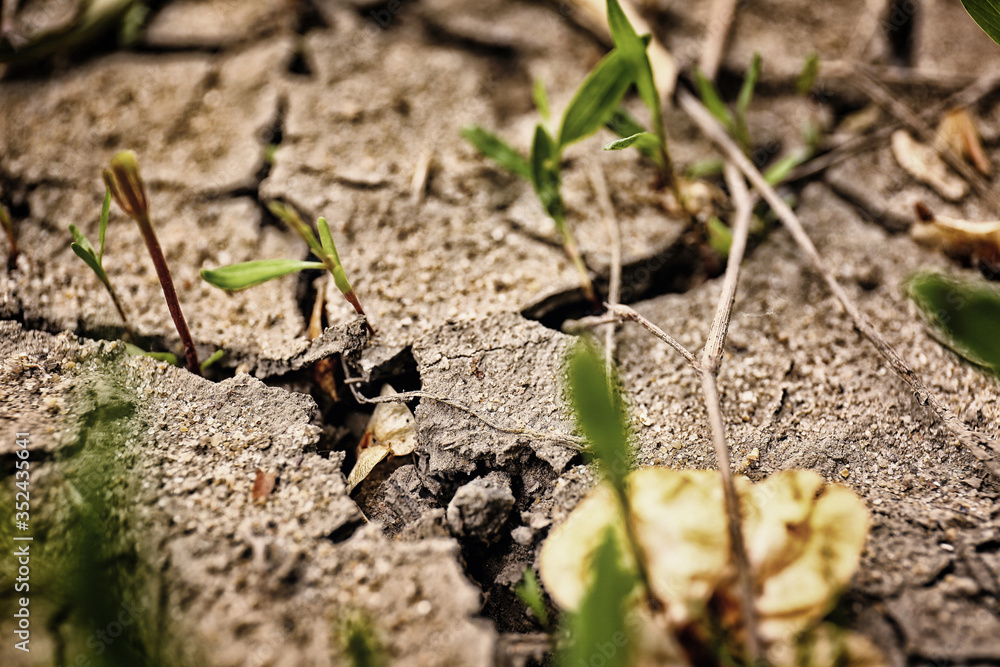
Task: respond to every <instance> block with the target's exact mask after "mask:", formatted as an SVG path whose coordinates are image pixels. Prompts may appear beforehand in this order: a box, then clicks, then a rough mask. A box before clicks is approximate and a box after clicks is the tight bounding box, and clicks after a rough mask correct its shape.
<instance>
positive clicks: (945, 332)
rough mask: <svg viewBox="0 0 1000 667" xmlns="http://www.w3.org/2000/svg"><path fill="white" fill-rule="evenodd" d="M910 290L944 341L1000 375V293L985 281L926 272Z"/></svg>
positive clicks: (967, 357)
mask: <svg viewBox="0 0 1000 667" xmlns="http://www.w3.org/2000/svg"><path fill="white" fill-rule="evenodd" d="M907 291H908V293H909V295H910V298H912V299H913V300H914V302H915V303H916V304H917V306H919V307H920V310H921V311H923V313H924V315H925V316H926V317H927V319H928V320H929V321H930V323H931V325H932V326H933V327H934V329H935V331H936V332H937V334H938V337H939V338H940V339H941V341H942V342H944V343H945V344H946V345H947V346H948V347H950V348H951V349H953V350H954V351H955V352H957V353H958V354H960V355H961V356H963V357H964V358H966V359H968V360H969V361H971V362H973V363H975V364H979V365H980V366H984V367H986V368H988V369H990V370H992V371H993V372H1000V339H998V338H997V331H1000V290H998V289H997V288H996V287H994V286H993V285H991V284H989V283H987V282H985V281H971V280H957V279H954V278H949V277H947V276H943V275H941V274H937V273H923V274H919V275H917V276H914V277H913V278H911V279H910V281H909V283H908V284H907Z"/></svg>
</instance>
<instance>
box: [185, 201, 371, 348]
mask: <svg viewBox="0 0 1000 667" xmlns="http://www.w3.org/2000/svg"><path fill="white" fill-rule="evenodd" d="M267 207H268V210H270V211H271V213H273V214H274V215H275V216H276V217H277V218H279V219H280V220H282V221H283V222H284V223H285V224H287V225H288V226H289V227H291V228H292V230H293V231H295V233H296V234H298V235H299V236H300V237H301V238H302V240H303V241H305V242H306V245H308V246H309V250H310V251H311V252H312V254H313V255H315V256H316V257H317V258H318V259H319V261H318V262H308V261H302V260H297V259H263V260H254V261H251V262H242V263H240V264H230V265H229V266H222V267H219V268H217V269H204V270H202V272H201V277H202V278H203V279H204V280H205V282H207V283H208V284H209V285H212V286H214V287H218V288H220V289H224V290H230V291H235V290H241V289H246V288H247V287H253V286H254V285H259V284H261V283H265V282H267V281H269V280H274V279H275V278H280V277H282V276H287V275H288V274H290V273H295V272H297V271H304V270H306V269H326V270H327V271H329V272H330V274H331V275H332V276H333V282H334V284H335V285H336V286H337V289H339V290H340V293H341V294H343V295H344V298H345V299H347V301H348V303H350V304H351V306H353V307H354V310H355V311H356V312H357V313H358V314H359V315H361V316H362V317H364V318H365V326H366V327H368V332H369V333H370V334H372V335H375V329H373V328H372V325H371V324H370V323H369V322H368V318H367V316H366V315H365V311H364V309H363V308H362V307H361V302H360V301H359V300H358V297H357V295H356V294H355V293H354V288H353V287H351V283H350V281H348V280H347V274H346V273H345V272H344V266H343V264H342V263H341V262H340V255H338V254H337V246H336V244H334V242H333V234H332V233H331V232H330V225H329V224H328V223H327V221H326V219H325V218H319V219H318V220H317V221H316V227H317V228H318V229H319V236H318V237H317V235H316V232H314V231H313V228H312V227H311V226H309V225H308V224H306V223H305V221H303V220H302V218H301V217H299V214H298V213H296V212H295V211H294V210H293V209H292V208H290V207H288V206H285V205H284V204H282V203H281V202H278V201H272V202H271V203H269V204H268V206H267Z"/></svg>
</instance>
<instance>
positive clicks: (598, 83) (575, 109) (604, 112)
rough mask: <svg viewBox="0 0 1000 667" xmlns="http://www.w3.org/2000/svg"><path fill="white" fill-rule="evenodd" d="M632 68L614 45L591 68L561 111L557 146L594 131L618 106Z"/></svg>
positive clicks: (560, 146) (570, 142) (632, 76)
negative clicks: (611, 49)
mask: <svg viewBox="0 0 1000 667" xmlns="http://www.w3.org/2000/svg"><path fill="white" fill-rule="evenodd" d="M633 71H634V68H633V67H632V64H631V63H630V62H629V60H628V59H627V58H625V57H623V56H622V53H621V51H619V50H618V49H615V50H614V51H612V52H611V53H609V54H608V55H606V56H605V57H604V58H603V59H602V60H601V62H599V63H597V66H596V67H594V69H593V70H591V72H590V74H588V75H587V78H586V79H584V81H583V83H582V84H580V87H579V88H578V89H577V91H576V94H575V95H574V96H573V99H572V100H571V101H570V103H569V106H568V107H567V108H566V113H565V114H563V119H562V126H561V127H560V128H559V150H558V152H560V153H561V152H562V149H563V148H565V147H566V146H568V145H570V144H572V143H573V142H575V141H579V140H580V139H584V138H586V137H589V136H590V135H592V134H593V133H594V132H596V131H597V130H598V129H600V127H601V126H602V125H604V124H605V123H606V122H608V119H610V118H611V116H612V115H613V114H614V112H615V109H616V108H618V103H619V102H621V100H622V98H623V97H624V96H625V93H626V92H627V91H628V89H629V86H631V85H632V80H633V78H634V75H633Z"/></svg>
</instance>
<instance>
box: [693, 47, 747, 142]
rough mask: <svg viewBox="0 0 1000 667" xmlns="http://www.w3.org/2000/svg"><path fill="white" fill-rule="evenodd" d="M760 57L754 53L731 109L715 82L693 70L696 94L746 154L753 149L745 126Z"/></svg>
mask: <svg viewBox="0 0 1000 667" xmlns="http://www.w3.org/2000/svg"><path fill="white" fill-rule="evenodd" d="M760 70H761V58H760V54H759V53H754V54H753V58H752V59H751V60H750V66H749V67H748V68H747V71H746V75H745V76H744V77H743V85H742V86H740V92H739V95H738V96H737V97H736V104H735V105H734V108H733V110H732V111H731V110H730V109H729V107H728V106H726V103H725V102H723V101H722V97H721V96H720V95H719V91H718V90H717V89H716V87H715V84H714V83H712V82H711V80H709V79H708V78H707V77H706V76H705V75H704V74H702V73H701V72H700V71H697V70H695V73H694V76H695V83H696V84H697V85H698V95H699V97H701V101H702V103H703V104H704V105H705V108H706V109H708V110H709V111H710V112H711V114H712V115H713V116H715V119H716V120H718V121H719V122H720V123H722V126H723V127H725V128H726V129H727V130H728V131H729V134H730V135H732V137H733V138H734V139H735V140H736V143H738V144H739V146H740V148H742V149H743V152H744V153H746V154H747V155H749V154H750V152H751V151H752V150H753V144H752V142H751V141H750V130H749V129H748V127H747V110H748V109H749V108H750V102H751V101H752V100H753V93H754V89H755V88H756V87H757V80H758V79H759V78H760Z"/></svg>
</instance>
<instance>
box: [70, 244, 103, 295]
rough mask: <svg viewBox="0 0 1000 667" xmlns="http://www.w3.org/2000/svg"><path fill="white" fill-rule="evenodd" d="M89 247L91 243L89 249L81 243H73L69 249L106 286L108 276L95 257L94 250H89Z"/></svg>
mask: <svg viewBox="0 0 1000 667" xmlns="http://www.w3.org/2000/svg"><path fill="white" fill-rule="evenodd" d="M84 241H86V239H84ZM89 246H90V244H89V243H88V244H87V247H84V246H83V245H81V244H79V243H71V244H70V245H69V247H70V248H72V249H73V252H75V253H76V256H77V257H79V258H80V259H82V260H83V261H84V262H86V264H87V266H89V267H90V270H91V271H93V272H94V273H95V274H97V279H98V280H100V281H101V282H102V283H104V284H105V285H107V284H108V274H107V273H105V271H104V267H103V266H101V262H100V260H99V259H97V257H95V256H94V253H93V248H89Z"/></svg>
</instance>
